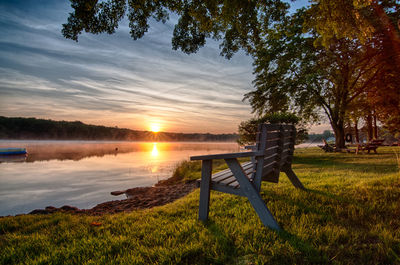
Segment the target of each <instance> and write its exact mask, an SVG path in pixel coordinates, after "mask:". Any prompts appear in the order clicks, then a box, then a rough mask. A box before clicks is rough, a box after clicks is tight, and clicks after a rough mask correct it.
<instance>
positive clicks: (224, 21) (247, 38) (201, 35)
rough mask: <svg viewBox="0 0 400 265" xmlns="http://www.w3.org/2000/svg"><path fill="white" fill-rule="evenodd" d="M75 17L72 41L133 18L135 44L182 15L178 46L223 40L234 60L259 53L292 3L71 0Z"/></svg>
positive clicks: (193, 47) (68, 32)
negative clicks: (153, 25) (156, 25)
mask: <svg viewBox="0 0 400 265" xmlns="http://www.w3.org/2000/svg"><path fill="white" fill-rule="evenodd" d="M70 1H71V6H72V8H73V9H74V12H72V13H70V16H69V18H68V22H67V23H66V24H63V29H62V33H63V35H64V36H65V37H66V38H70V39H73V40H76V41H77V40H78V36H79V34H81V33H82V31H86V32H90V33H94V34H98V33H108V34H112V33H114V32H115V30H116V28H117V27H118V24H119V23H120V21H121V20H122V19H123V18H124V16H125V15H126V14H127V16H128V19H129V27H130V34H131V36H132V38H133V39H134V40H137V39H139V38H141V37H143V36H144V34H145V33H146V32H147V31H148V29H149V27H150V25H149V20H150V19H155V20H156V21H161V22H166V21H167V20H168V19H169V14H171V13H174V14H177V15H178V17H179V19H178V22H177V24H176V25H175V28H174V32H173V37H172V47H173V49H176V50H177V49H181V50H182V51H183V52H185V53H193V52H196V51H198V49H199V48H200V47H202V46H204V45H205V43H206V39H207V38H213V39H215V40H218V41H220V46H221V54H222V55H224V56H226V57H227V58H230V57H231V56H232V55H233V54H234V53H235V52H237V51H238V50H239V49H244V50H245V51H246V52H248V53H253V52H254V49H255V47H257V45H258V43H259V40H260V38H261V37H262V36H261V35H262V29H263V28H266V27H268V25H270V24H271V23H274V22H275V21H279V20H281V19H282V17H283V16H284V15H285V12H286V9H287V7H288V4H286V3H283V2H281V1H279V0H269V1H262V0H257V1H241V0H233V1H222V0H203V1H199V0H194V1H187V0H166V1H158V0H106V1H100V0H70Z"/></svg>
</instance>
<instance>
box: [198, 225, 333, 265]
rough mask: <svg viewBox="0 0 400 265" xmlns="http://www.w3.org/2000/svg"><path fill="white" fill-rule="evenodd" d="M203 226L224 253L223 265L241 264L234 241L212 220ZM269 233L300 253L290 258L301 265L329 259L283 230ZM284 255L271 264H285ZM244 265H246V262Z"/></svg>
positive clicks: (307, 243) (281, 254)
mask: <svg viewBox="0 0 400 265" xmlns="http://www.w3.org/2000/svg"><path fill="white" fill-rule="evenodd" d="M203 225H204V227H205V228H206V229H207V230H208V231H209V232H210V233H211V234H212V235H213V236H214V238H215V240H216V243H217V244H218V246H219V247H220V248H221V250H222V251H223V253H224V255H223V264H225V263H229V264H241V263H242V262H241V258H243V257H241V256H240V254H243V253H239V251H238V249H237V247H236V246H235V244H234V241H233V240H232V239H231V238H230V237H229V236H228V235H226V234H225V233H224V231H223V230H222V229H221V228H220V226H219V225H218V224H216V223H215V222H214V221H212V220H208V221H206V222H204V223H203ZM254 229H257V228H254ZM270 231H271V232H273V233H275V234H276V235H277V237H278V238H279V239H280V240H282V241H284V242H288V243H289V244H290V245H291V246H292V247H293V248H294V249H296V250H297V251H299V252H300V253H301V255H296V256H295V257H292V258H294V259H296V261H297V262H300V263H303V264H326V263H327V262H329V259H328V258H327V257H326V255H325V254H324V253H323V252H322V251H320V250H318V249H316V248H315V247H314V246H313V245H312V244H311V243H309V242H307V241H304V240H302V239H301V238H299V237H298V236H296V235H294V234H291V233H289V232H287V231H285V230H280V231H275V230H270ZM284 255H285V253H280V254H278V255H277V256H276V257H273V258H272V260H273V261H275V262H273V263H276V262H277V263H276V264H280V263H285V264H286V263H287V260H286V258H285V257H284ZM251 256H252V255H251V254H249V253H248V255H246V257H250V258H251ZM287 258H288V257H287ZM245 259H246V258H245ZM275 259H278V260H275ZM280 259H284V260H280ZM245 263H246V264H247V262H245ZM251 264H253V263H251Z"/></svg>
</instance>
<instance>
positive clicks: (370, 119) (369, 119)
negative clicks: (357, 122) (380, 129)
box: [366, 113, 373, 142]
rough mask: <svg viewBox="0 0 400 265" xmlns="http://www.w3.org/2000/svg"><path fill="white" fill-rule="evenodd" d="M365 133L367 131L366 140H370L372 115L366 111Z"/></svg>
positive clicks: (371, 136)
mask: <svg viewBox="0 0 400 265" xmlns="http://www.w3.org/2000/svg"><path fill="white" fill-rule="evenodd" d="M366 122H367V133H368V142H370V141H371V140H372V138H373V135H372V134H373V128H372V115H371V113H368V115H367V119H366Z"/></svg>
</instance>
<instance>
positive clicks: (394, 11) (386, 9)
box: [305, 0, 400, 134]
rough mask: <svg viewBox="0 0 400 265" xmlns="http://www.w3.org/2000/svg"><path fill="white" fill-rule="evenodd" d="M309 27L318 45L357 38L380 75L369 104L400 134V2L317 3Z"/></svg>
mask: <svg viewBox="0 0 400 265" xmlns="http://www.w3.org/2000/svg"><path fill="white" fill-rule="evenodd" d="M313 2H314V4H313V5H312V6H311V8H310V9H309V10H308V11H307V12H308V14H309V16H308V19H307V20H306V22H305V26H306V27H307V28H313V29H315V30H316V31H317V32H318V33H319V34H320V37H319V38H318V40H316V42H319V43H322V44H323V45H324V46H326V47H327V46H329V45H330V43H331V42H332V40H335V39H337V38H350V39H357V40H359V41H360V42H361V44H362V45H363V46H364V50H367V51H368V52H369V53H370V54H374V55H373V58H372V60H371V61H370V63H371V64H377V65H379V72H378V73H377V75H376V77H375V78H374V80H373V82H371V84H369V86H368V88H367V89H366V93H367V101H368V103H369V105H370V107H371V108H372V109H374V110H375V111H376V116H377V117H378V119H379V120H380V121H381V122H382V123H383V125H384V127H386V128H387V129H389V130H390V131H391V132H392V133H394V134H396V133H400V129H399V128H400V3H399V2H398V1H395V0H381V1H378V0H357V1H352V0H341V1H329V0H314V1H313Z"/></svg>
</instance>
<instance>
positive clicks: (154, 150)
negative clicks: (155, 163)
mask: <svg viewBox="0 0 400 265" xmlns="http://www.w3.org/2000/svg"><path fill="white" fill-rule="evenodd" d="M151 156H153V157H157V156H158V149H157V143H153V150H151Z"/></svg>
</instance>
